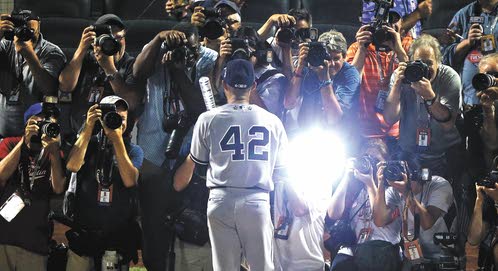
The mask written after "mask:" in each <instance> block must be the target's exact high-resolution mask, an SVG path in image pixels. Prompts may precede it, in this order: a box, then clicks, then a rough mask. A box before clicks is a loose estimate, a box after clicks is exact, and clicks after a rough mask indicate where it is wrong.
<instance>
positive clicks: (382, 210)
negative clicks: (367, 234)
mask: <svg viewBox="0 0 498 271" xmlns="http://www.w3.org/2000/svg"><path fill="white" fill-rule="evenodd" d="M384 168H385V166H381V167H379V169H378V170H377V179H378V188H377V193H376V195H375V198H374V204H373V206H372V216H373V219H374V224H375V226H377V227H384V226H386V225H389V224H390V223H391V222H392V221H393V219H394V218H393V216H392V211H391V210H390V209H389V207H388V206H387V203H386V187H385V185H384V174H383V172H384ZM404 177H405V178H406V175H404ZM369 195H370V192H369Z"/></svg>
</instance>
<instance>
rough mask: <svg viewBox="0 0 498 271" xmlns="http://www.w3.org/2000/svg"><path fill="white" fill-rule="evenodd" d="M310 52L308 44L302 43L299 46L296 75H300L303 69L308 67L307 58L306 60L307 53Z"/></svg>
mask: <svg viewBox="0 0 498 271" xmlns="http://www.w3.org/2000/svg"><path fill="white" fill-rule="evenodd" d="M309 52H310V47H309V46H308V43H306V42H304V43H301V44H299V58H298V61H297V67H296V71H295V73H296V74H302V72H303V69H304V68H305V67H306V66H308V62H307V60H306V59H307V58H308V53H309Z"/></svg>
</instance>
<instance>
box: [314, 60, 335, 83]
mask: <svg viewBox="0 0 498 271" xmlns="http://www.w3.org/2000/svg"><path fill="white" fill-rule="evenodd" d="M330 65H331V62H330V61H328V60H324V61H323V65H320V66H318V67H310V68H311V70H312V71H314V72H315V73H316V74H317V75H318V79H319V80H320V81H327V80H330Z"/></svg>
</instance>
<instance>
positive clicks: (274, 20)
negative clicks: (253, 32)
mask: <svg viewBox="0 0 498 271" xmlns="http://www.w3.org/2000/svg"><path fill="white" fill-rule="evenodd" d="M295 24H296V19H295V18H294V17H292V16H290V15H287V14H273V15H272V16H270V18H268V20H266V22H265V23H264V24H263V25H262V26H261V27H260V28H259V29H258V34H259V36H260V37H261V39H262V40H266V39H268V38H269V36H270V33H271V30H272V28H273V26H278V27H281V26H289V25H295Z"/></svg>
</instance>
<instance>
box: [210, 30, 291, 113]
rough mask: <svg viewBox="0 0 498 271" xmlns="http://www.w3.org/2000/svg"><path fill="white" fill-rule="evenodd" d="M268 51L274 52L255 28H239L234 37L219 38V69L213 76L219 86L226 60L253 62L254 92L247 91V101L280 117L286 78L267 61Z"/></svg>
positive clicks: (286, 82) (286, 84) (286, 83)
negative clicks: (240, 59)
mask: <svg viewBox="0 0 498 271" xmlns="http://www.w3.org/2000/svg"><path fill="white" fill-rule="evenodd" d="M269 53H270V54H271V55H273V52H272V50H271V48H270V47H269V46H268V44H267V43H265V42H264V41H262V40H261V39H260V37H259V35H258V33H257V32H256V30H254V29H253V28H252V27H242V28H240V29H239V30H238V31H237V32H236V33H235V35H234V37H233V38H230V39H227V40H224V41H222V43H221V48H220V53H219V58H218V60H217V62H218V64H217V67H218V68H217V70H216V72H215V75H214V77H215V78H216V82H217V83H216V85H218V86H219V85H220V84H221V83H220V82H221V79H222V78H221V77H222V76H221V74H222V69H223V68H225V66H226V62H227V61H228V60H231V59H235V58H242V59H246V60H249V61H250V62H251V63H252V64H253V65H254V70H255V71H254V72H255V76H256V82H257V87H256V89H255V91H254V92H251V93H250V97H249V99H250V102H251V103H252V104H256V105H258V106H260V107H262V108H264V109H266V110H268V111H269V112H271V113H273V114H274V115H276V116H277V117H279V118H282V116H283V97H284V95H285V90H286V88H287V86H288V80H287V78H286V77H285V76H284V75H283V74H282V72H280V70H278V69H276V68H274V67H273V66H272V65H271V61H268V60H269V59H268V54H269ZM270 58H272V57H270ZM218 88H220V87H218Z"/></svg>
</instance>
